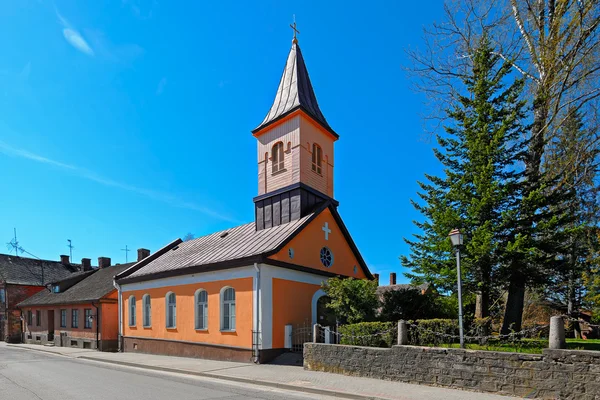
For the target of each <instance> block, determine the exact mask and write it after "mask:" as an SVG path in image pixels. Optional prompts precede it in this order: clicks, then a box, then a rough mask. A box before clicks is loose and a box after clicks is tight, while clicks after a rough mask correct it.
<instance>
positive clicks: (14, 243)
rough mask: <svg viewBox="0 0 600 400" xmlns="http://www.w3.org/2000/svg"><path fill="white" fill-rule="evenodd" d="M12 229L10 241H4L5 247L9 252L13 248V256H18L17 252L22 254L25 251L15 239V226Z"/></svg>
mask: <svg viewBox="0 0 600 400" xmlns="http://www.w3.org/2000/svg"><path fill="white" fill-rule="evenodd" d="M14 230H15V236H14V237H13V238H12V239H11V241H10V242H8V243H6V248H7V249H8V250H9V251H11V252H12V251H13V250H14V252H15V256H17V257H19V252H20V253H21V254H23V253H25V249H24V248H22V247H21V246H20V245H19V241H18V240H17V228H14Z"/></svg>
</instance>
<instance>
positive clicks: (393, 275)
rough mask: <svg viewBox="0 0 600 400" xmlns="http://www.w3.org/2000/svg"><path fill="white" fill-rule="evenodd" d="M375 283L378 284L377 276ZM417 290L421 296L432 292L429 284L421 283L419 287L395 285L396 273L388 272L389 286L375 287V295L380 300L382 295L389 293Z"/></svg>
mask: <svg viewBox="0 0 600 400" xmlns="http://www.w3.org/2000/svg"><path fill="white" fill-rule="evenodd" d="M376 279H377V281H378V282H379V275H377V276H376ZM409 289H412V290H417V291H418V292H419V293H421V294H429V293H432V292H433V286H432V285H431V284H429V283H427V282H426V283H422V284H420V285H413V284H410V283H398V284H397V283H396V273H395V272H390V284H389V285H381V286H378V287H377V295H378V296H379V298H380V299H382V298H383V294H384V293H386V292H390V291H396V290H409Z"/></svg>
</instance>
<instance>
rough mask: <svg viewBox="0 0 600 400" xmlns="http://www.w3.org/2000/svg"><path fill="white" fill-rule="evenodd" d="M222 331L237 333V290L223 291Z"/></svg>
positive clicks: (227, 289)
mask: <svg viewBox="0 0 600 400" xmlns="http://www.w3.org/2000/svg"><path fill="white" fill-rule="evenodd" d="M221 330H222V331H235V289H233V288H230V287H228V288H223V289H221Z"/></svg>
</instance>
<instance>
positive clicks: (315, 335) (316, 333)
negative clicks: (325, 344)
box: [313, 324, 319, 343]
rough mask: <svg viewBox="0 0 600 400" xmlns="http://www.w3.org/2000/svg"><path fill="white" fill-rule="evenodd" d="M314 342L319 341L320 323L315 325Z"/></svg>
mask: <svg viewBox="0 0 600 400" xmlns="http://www.w3.org/2000/svg"><path fill="white" fill-rule="evenodd" d="M313 343H319V324H314V325H313Z"/></svg>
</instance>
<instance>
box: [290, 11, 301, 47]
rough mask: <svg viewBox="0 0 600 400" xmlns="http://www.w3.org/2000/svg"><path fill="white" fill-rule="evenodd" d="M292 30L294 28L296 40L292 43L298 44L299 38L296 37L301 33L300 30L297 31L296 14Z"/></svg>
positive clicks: (291, 25)
mask: <svg viewBox="0 0 600 400" xmlns="http://www.w3.org/2000/svg"><path fill="white" fill-rule="evenodd" d="M290 28H292V29H293V30H294V39H293V40H292V42H293V43H298V38H297V37H296V35H297V34H298V33H300V31H299V30H298V29H296V14H294V23H293V24H290Z"/></svg>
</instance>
